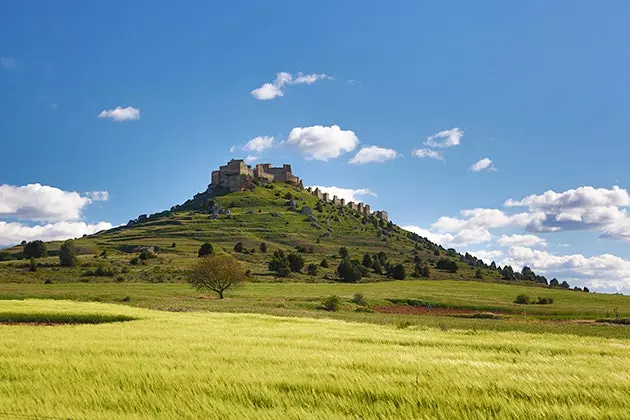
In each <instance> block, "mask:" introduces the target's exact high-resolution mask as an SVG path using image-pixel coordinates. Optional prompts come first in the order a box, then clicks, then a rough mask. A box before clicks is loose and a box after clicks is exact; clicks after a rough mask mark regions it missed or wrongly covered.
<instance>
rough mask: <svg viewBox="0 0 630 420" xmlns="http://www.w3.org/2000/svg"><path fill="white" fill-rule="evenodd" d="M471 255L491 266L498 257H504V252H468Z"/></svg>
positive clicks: (495, 250)
mask: <svg viewBox="0 0 630 420" xmlns="http://www.w3.org/2000/svg"><path fill="white" fill-rule="evenodd" d="M468 253H469V254H471V255H474V256H475V257H477V258H480V259H482V260H483V261H484V262H485V263H486V264H490V263H491V262H492V261H494V260H495V259H496V258H497V257H500V256H502V255H503V251H501V250H498V249H494V250H479V251H468Z"/></svg>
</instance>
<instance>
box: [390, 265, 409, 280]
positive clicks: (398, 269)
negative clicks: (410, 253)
mask: <svg viewBox="0 0 630 420" xmlns="http://www.w3.org/2000/svg"><path fill="white" fill-rule="evenodd" d="M387 275H388V276H389V277H391V278H393V279H394V280H404V279H405V277H407V274H406V272H405V266H404V264H402V263H398V264H394V265H390V266H389V267H388V268H387Z"/></svg>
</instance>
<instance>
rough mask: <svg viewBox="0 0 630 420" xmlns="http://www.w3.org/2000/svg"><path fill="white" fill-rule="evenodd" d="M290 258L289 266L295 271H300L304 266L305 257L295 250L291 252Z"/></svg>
mask: <svg viewBox="0 0 630 420" xmlns="http://www.w3.org/2000/svg"><path fill="white" fill-rule="evenodd" d="M287 259H288V260H289V268H290V269H291V271H292V272H294V273H299V272H300V271H302V268H304V257H302V256H301V255H300V254H296V253H294V252H292V253H290V254H289V255H288V257H287Z"/></svg>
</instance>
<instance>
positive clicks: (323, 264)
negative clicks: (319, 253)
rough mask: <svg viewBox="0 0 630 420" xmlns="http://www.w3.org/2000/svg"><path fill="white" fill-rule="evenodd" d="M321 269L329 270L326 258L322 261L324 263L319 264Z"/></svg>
mask: <svg viewBox="0 0 630 420" xmlns="http://www.w3.org/2000/svg"><path fill="white" fill-rule="evenodd" d="M319 265H320V267H322V268H328V260H327V259H326V258H324V259H323V260H322V262H320V263H319Z"/></svg>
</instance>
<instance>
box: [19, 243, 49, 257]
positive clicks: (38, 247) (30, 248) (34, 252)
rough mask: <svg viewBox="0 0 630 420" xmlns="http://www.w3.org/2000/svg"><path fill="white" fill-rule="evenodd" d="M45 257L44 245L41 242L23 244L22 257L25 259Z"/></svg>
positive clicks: (46, 253) (46, 252)
mask: <svg viewBox="0 0 630 420" xmlns="http://www.w3.org/2000/svg"><path fill="white" fill-rule="evenodd" d="M47 255H48V251H47V250H46V244H45V243H43V242H42V241H33V242H28V243H26V244H24V256H25V257H26V258H42V257H45V256H47Z"/></svg>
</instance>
